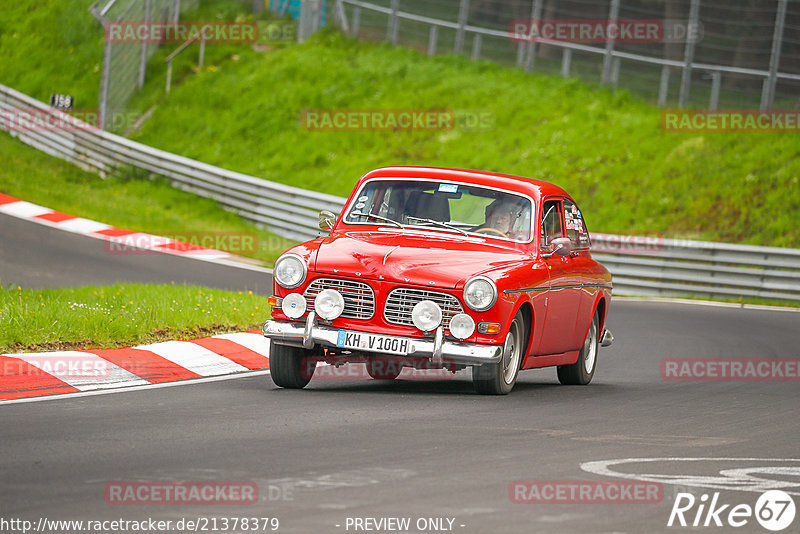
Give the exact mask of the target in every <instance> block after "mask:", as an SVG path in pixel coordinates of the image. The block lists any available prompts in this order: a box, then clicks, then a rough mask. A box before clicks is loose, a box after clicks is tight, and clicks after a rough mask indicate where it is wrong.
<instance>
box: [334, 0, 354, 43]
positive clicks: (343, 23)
mask: <svg viewBox="0 0 800 534" xmlns="http://www.w3.org/2000/svg"><path fill="white" fill-rule="evenodd" d="M334 12H335V16H336V18H337V19H338V20H339V27H341V28H342V31H343V32H344V33H345V35H350V23H349V21H348V20H347V12H346V11H345V9H344V1H343V0H336V6H335V7H334Z"/></svg>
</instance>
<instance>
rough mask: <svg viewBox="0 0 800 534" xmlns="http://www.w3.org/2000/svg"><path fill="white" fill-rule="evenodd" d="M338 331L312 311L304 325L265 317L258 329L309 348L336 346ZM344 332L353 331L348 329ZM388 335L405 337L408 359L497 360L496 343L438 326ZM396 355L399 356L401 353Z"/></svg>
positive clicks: (279, 340)
mask: <svg viewBox="0 0 800 534" xmlns="http://www.w3.org/2000/svg"><path fill="white" fill-rule="evenodd" d="M341 330H342V329H341V328H334V327H331V326H325V325H318V324H317V322H316V314H315V313H314V312H311V313H309V316H308V319H307V320H306V324H305V325H301V324H298V323H290V322H287V321H273V320H269V321H267V322H266V323H264V327H263V329H262V332H263V334H264V337H266V338H268V339H270V340H271V341H274V342H276V343H280V344H282V345H294V346H297V347H304V348H306V349H311V348H313V347H314V346H315V345H321V346H323V347H337V340H338V339H339V332H340V331H341ZM348 332H356V331H355V330H348ZM364 333H368V332H364ZM391 337H399V338H402V339H406V340H408V342H409V346H410V347H411V351H410V352H409V353H408V354H407V355H406V357H408V358H419V357H423V358H425V357H427V358H430V359H431V360H432V361H433V362H441V361H443V359H445V358H446V359H447V360H448V362H451V363H460V364H468V365H475V364H484V363H497V362H499V361H500V355H501V346H500V345H483V344H478V343H463V342H460V341H449V340H445V339H444V335H443V332H442V327H441V326H440V327H439V328H438V329H437V330H436V333H435V335H434V337H433V339H428V338H425V339H420V338H406V337H403V336H391ZM339 348H341V347H339ZM345 350H354V349H345ZM359 350H362V351H365V352H370V350H369V349H366V348H365V349H359ZM371 352H376V353H381V351H377V350H373V351H371ZM399 357H400V358H402V357H403V356H399Z"/></svg>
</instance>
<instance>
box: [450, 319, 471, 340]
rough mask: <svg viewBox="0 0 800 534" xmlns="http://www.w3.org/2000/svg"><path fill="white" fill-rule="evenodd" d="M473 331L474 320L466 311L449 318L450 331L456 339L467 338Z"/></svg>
mask: <svg viewBox="0 0 800 534" xmlns="http://www.w3.org/2000/svg"><path fill="white" fill-rule="evenodd" d="M473 332H475V321H473V320H472V317H470V316H469V315H467V314H466V313H457V314H456V315H454V316H453V317H452V318H451V319H450V333H451V334H453V336H455V337H457V338H458V339H467V338H468V337H469V336H471V335H472V333H473Z"/></svg>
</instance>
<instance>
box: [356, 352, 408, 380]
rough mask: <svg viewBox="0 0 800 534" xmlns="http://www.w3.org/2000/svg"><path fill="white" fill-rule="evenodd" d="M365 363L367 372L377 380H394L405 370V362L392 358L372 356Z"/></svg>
mask: <svg viewBox="0 0 800 534" xmlns="http://www.w3.org/2000/svg"><path fill="white" fill-rule="evenodd" d="M364 365H366V367H367V374H368V375H369V376H371V377H372V378H374V379H375V380H394V379H395V378H397V377H398V376H399V375H400V372H401V371H402V370H403V364H402V363H401V362H399V361H397V360H396V359H392V358H381V357H377V358H370V359H369V360H367V362H366V363H365V364H364Z"/></svg>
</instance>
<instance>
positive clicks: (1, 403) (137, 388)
mask: <svg viewBox="0 0 800 534" xmlns="http://www.w3.org/2000/svg"><path fill="white" fill-rule="evenodd" d="M268 374H269V369H262V370H260V371H249V372H247V373H237V374H235V375H223V376H208V377H202V378H190V379H188V380H179V381H177V382H162V383H159V384H148V385H146V386H131V387H126V388H116V389H98V390H96V391H79V392H77V393H61V394H58V395H44V396H41V397H28V398H24V399H12V400H0V406H5V405H6V404H28V403H30V402H44V401H50V400H68V399H74V398H78V397H94V396H95V395H111V394H112V393H132V392H135V391H142V390H145V389H147V390H149V389H161V388H171V387H175V386H188V385H193V384H203V383H205V382H223V381H225V380H237V379H239V378H250V377H253V376H261V375H268Z"/></svg>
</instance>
